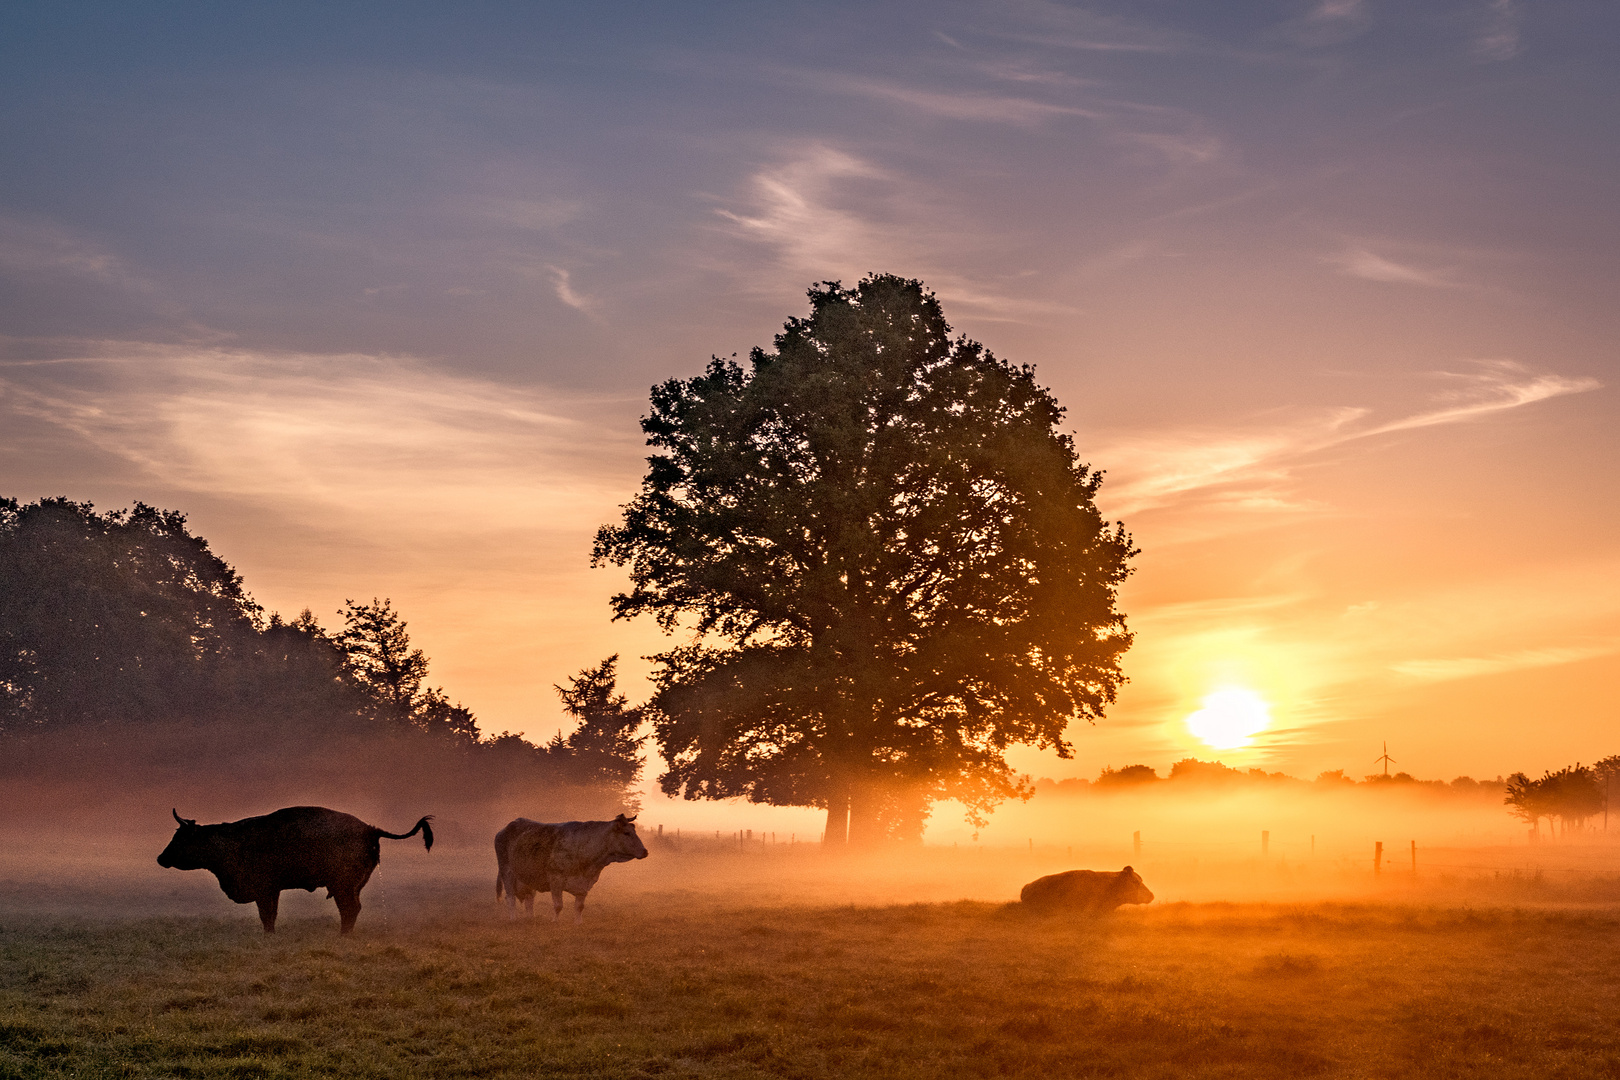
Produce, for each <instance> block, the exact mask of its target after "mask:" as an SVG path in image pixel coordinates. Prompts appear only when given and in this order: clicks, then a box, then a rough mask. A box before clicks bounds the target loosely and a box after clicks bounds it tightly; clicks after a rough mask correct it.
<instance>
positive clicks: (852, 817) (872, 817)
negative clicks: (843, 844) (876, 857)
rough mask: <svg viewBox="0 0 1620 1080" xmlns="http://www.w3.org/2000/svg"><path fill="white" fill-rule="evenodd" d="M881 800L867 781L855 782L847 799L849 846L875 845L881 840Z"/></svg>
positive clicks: (867, 846) (866, 846) (863, 846)
mask: <svg viewBox="0 0 1620 1080" xmlns="http://www.w3.org/2000/svg"><path fill="white" fill-rule="evenodd" d="M882 811H883V800H882V798H881V797H880V794H879V792H878V790H877V789H876V788H875V787H874V786H873V785H872V784H869V783H866V784H855V785H853V786H852V789H851V791H850V799H849V846H850V847H852V848H869V847H875V846H876V845H878V844H879V843H881V842H882V841H883V813H882Z"/></svg>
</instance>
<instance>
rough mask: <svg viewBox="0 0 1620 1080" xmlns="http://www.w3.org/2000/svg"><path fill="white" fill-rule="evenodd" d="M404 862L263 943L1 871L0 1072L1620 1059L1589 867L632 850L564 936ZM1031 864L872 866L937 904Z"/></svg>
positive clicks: (207, 907) (1531, 1070) (1355, 1072)
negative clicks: (1523, 872) (1421, 868)
mask: <svg viewBox="0 0 1620 1080" xmlns="http://www.w3.org/2000/svg"><path fill="white" fill-rule="evenodd" d="M403 851H404V849H403V848H402V849H400V854H398V855H397V856H396V855H395V853H394V852H393V851H390V852H388V853H386V854H385V863H384V869H383V876H380V877H379V880H378V881H377V882H374V883H373V886H372V887H371V888H370V889H368V891H367V894H366V900H367V904H368V907H367V910H366V912H365V913H363V914H362V915H361V918H360V925H359V930H358V932H357V933H356V934H355V935H354V936H353V937H351V938H339V936H338V935H337V932H336V916H335V912H334V911H333V910H332V907H331V904H330V902H327V901H322V900H320V899H318V898H317V897H311V896H306V895H305V894H302V893H297V894H288V895H287V897H286V902H285V906H284V908H283V911H284V915H283V922H282V926H281V929H280V931H279V932H278V933H277V934H276V935H274V936H271V937H266V936H264V935H263V934H261V933H260V932H259V930H258V928H257V923H256V920H255V919H254V917H253V914H252V910H251V908H236V907H234V906H233V905H230V904H229V903H228V902H227V901H225V900H224V898H223V897H219V896H218V895H217V892H215V893H213V894H210V893H209V890H211V889H213V883H212V880H211V879H209V878H207V877H206V876H205V875H201V874H191V875H179V874H171V875H170V876H168V877H156V876H153V877H151V878H149V879H138V878H137V877H136V876H132V877H131V879H130V881H129V882H125V883H124V884H123V885H122V886H120V885H119V882H118V881H116V880H114V879H115V878H116V875H113V877H111V878H104V879H103V880H101V882H100V884H97V882H96V880H95V877H94V875H93V874H87V875H82V876H81V877H80V878H79V879H78V880H77V881H76V882H75V883H74V884H73V886H72V887H68V886H59V887H57V888H56V890H55V891H54V892H53V891H52V890H51V889H50V888H47V887H45V886H37V887H34V888H30V887H27V886H26V885H25V884H24V883H21V882H14V883H13V885H12V886H11V888H10V889H9V890H8V891H5V892H4V893H3V894H0V1077H8V1078H9V1077H19V1078H20V1077H67V1076H73V1077H101V1076H106V1077H174V1076H184V1077H302V1076H345V1077H415V1076H422V1077H448V1076H478V1077H506V1076H513V1077H516V1076H524V1077H533V1076H602V1077H653V1076H660V1077H678V1076H701V1077H711V1076H712V1077H733V1076H735V1077H742V1076H780V1077H803V1078H819V1077H861V1076H883V1077H955V1076H962V1077H981V1076H1125V1077H1237V1076H1241V1077H1273V1076H1275V1077H1293V1076H1324V1077H1447V1076H1482V1077H1483V1076H1489V1077H1519V1076H1523V1077H1532V1076H1533V1077H1538V1078H1540V1077H1588V1076H1590V1077H1613V1076H1620V906H1617V905H1616V904H1615V902H1614V901H1615V899H1616V897H1615V895H1614V893H1615V883H1614V882H1612V881H1608V882H1606V883H1605V882H1602V881H1599V882H1598V883H1597V885H1596V887H1595V891H1594V889H1593V888H1587V889H1586V890H1585V891H1582V890H1581V889H1580V888H1578V887H1577V886H1576V884H1575V883H1573V882H1572V883H1568V884H1565V885H1558V886H1551V885H1546V884H1544V883H1541V882H1538V881H1535V880H1531V879H1520V878H1517V877H1512V876H1510V877H1507V878H1502V877H1500V876H1498V877H1495V878H1490V877H1487V878H1485V879H1483V881H1482V882H1481V883H1476V885H1477V888H1476V889H1475V892H1474V893H1473V894H1471V895H1462V894H1460V893H1459V892H1458V891H1457V884H1456V883H1453V887H1452V889H1451V891H1450V892H1445V891H1443V890H1442V891H1436V892H1429V891H1423V890H1416V889H1411V888H1395V887H1394V886H1392V885H1391V886H1386V887H1385V888H1384V890H1383V891H1382V892H1368V893H1364V894H1363V895H1361V896H1360V897H1358V898H1355V899H1347V900H1333V899H1312V900H1303V901H1300V902H1290V903H1269V902H1247V903H1225V902H1201V903H1192V902H1178V901H1175V900H1173V899H1172V900H1171V901H1170V902H1167V903H1156V904H1154V905H1152V906H1151V907H1146V908H1136V909H1124V910H1122V911H1120V912H1119V913H1117V914H1116V915H1115V916H1113V917H1111V918H1107V919H1101V920H1089V921H1086V920H1077V919H1073V918H1068V917H1062V916H1059V917H1034V916H1031V915H1029V914H1028V913H1026V912H1025V911H1023V910H1022V909H1020V908H1019V907H1018V906H1017V905H1016V904H1010V903H1006V902H1002V901H999V900H984V899H978V900H949V899H937V898H931V899H930V900H929V901H928V902H921V903H896V902H892V901H885V900H884V899H883V898H882V897H883V893H884V891H885V889H887V888H888V887H889V886H887V885H885V886H884V887H883V888H879V887H878V886H877V885H875V884H872V882H873V881H876V880H877V879H878V877H881V875H878V874H877V872H876V871H872V872H871V873H868V870H869V869H870V868H863V867H861V866H859V865H856V864H848V863H839V862H837V861H829V860H827V859H826V858H825V857H823V856H820V855H819V854H818V853H816V852H815V851H814V850H813V849H808V848H801V849H800V850H799V851H797V852H792V853H791V854H787V853H784V854H783V855H782V857H778V858H775V859H768V858H754V859H741V858H732V859H730V860H727V859H726V858H723V857H722V856H721V855H720V854H719V853H717V852H709V853H707V854H703V853H693V852H685V853H675V852H670V851H665V852H662V853H661V852H659V851H658V850H657V849H655V852H654V855H655V859H658V862H659V863H661V865H658V866H655V865H654V864H655V859H649V860H647V861H646V862H645V863H640V864H632V865H630V866H626V867H622V868H618V867H616V868H610V870H609V871H608V873H607V875H605V876H604V880H603V884H602V886H600V887H599V889H598V891H597V892H596V893H594V894H593V895H592V897H591V901H590V904H589V906H588V908H587V911H586V921H585V922H584V923H583V924H582V925H575V924H573V923H572V922H570V921H568V920H567V918H566V916H565V919H564V921H563V922H561V923H556V924H554V923H552V922H551V920H550V918H549V912H547V913H546V915H545V917H542V918H537V919H534V920H528V919H522V918H520V919H518V920H516V921H507V920H506V919H505V917H504V915H503V913H502V911H501V910H499V909H498V908H497V907H496V905H495V902H494V900H493V897H492V895H491V892H492V889H491V884H492V880H491V879H492V875H491V873H490V872H489V869H490V868H486V867H484V865H483V863H484V862H485V861H486V857H485V856H484V855H483V853H482V852H481V851H477V850H475V849H472V848H469V849H468V850H467V851H465V852H463V853H460V854H458V853H456V852H455V851H450V852H445V853H441V852H438V851H435V852H434V854H433V855H432V856H424V857H421V858H417V857H415V856H411V857H409V858H407V857H406V856H405V855H404V854H403ZM441 854H443V855H444V856H446V857H445V858H442V859H441V858H440V856H441ZM660 855H662V858H661V859H660V858H658V857H659V856H660ZM430 860H439V861H437V862H431V861H430ZM1026 863H1027V858H1026V857H1025V855H1024V853H1016V852H1009V853H1003V854H1000V855H996V854H994V853H991V854H987V855H984V856H981V857H979V858H976V859H974V858H960V857H959V858H955V859H953V858H951V857H950V856H948V855H945V854H938V855H936V856H935V857H934V858H933V859H932V860H930V861H927V864H926V865H922V864H919V865H918V866H917V867H916V868H914V869H913V870H911V871H906V870H903V869H900V870H897V869H896V868H895V867H894V866H893V865H890V866H889V867H888V870H889V881H890V884H892V881H893V880H894V879H895V878H896V877H905V876H907V875H908V874H909V876H911V877H913V878H914V879H915V880H916V881H918V882H920V883H921V886H920V888H921V891H922V892H924V893H925V894H927V895H929V896H930V897H939V896H944V895H947V894H949V892H950V891H951V890H952V888H953V886H954V887H955V888H956V889H957V890H958V891H959V893H965V894H968V895H973V894H976V893H983V892H984V891H985V889H984V882H985V881H987V880H990V879H991V878H996V879H997V880H1000V879H1015V878H1018V877H1019V876H1021V875H1023V874H1025V873H1027V866H1026ZM81 869H82V868H81ZM154 869H155V868H154ZM144 872H145V871H141V873H144ZM638 872H639V876H638ZM130 873H131V874H132V875H134V874H135V872H134V871H131V872H130ZM413 875H414V876H413ZM142 881H145V882H146V884H142ZM863 882H864V883H865V884H864V885H863V884H862V883H863ZM1149 883H1150V885H1151V884H1153V877H1152V875H1151V874H1150V875H1149ZM1436 887H1437V888H1438V887H1439V886H1438V883H1437V884H1436ZM119 888H121V891H118V889H119ZM42 889H43V890H44V891H41V890H42ZM142 889H145V890H146V891H145V892H142ZM1493 889H1494V891H1493ZM1513 890H1517V892H1514V891H1513ZM1464 891H1466V890H1464ZM1014 893H1016V889H1015V888H1014ZM165 909H171V910H172V911H173V912H174V913H171V914H164V913H163V912H164V910H165Z"/></svg>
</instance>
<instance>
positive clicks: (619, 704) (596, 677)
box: [546, 653, 646, 810]
mask: <svg viewBox="0 0 1620 1080" xmlns="http://www.w3.org/2000/svg"><path fill="white" fill-rule="evenodd" d="M618 662H619V655H618V654H617V653H614V654H613V655H612V656H610V657H608V658H607V659H606V660H604V661H602V662H601V663H600V664H598V665H597V666H596V667H594V668H586V669H585V670H583V671H581V672H580V673H579V674H578V675H575V676H574V677H573V678H571V679H569V680H568V685H567V686H557V687H554V688H553V689H555V690H556V691H557V694H558V696H559V697H561V698H562V703H563V709H564V710H565V711H566V712H567V713H568V715H570V716H572V717H573V718H574V719H575V720H577V721H578V722H579V726H578V727H577V728H575V729H574V731H573V733H572V734H570V735H569V736H568V737H567V738H564V737H563V735H562V733H561V732H558V733H557V735H556V736H555V737H554V738H553V739H552V740H551V742H550V743H549V744H547V746H546V750H547V752H548V753H550V754H552V755H554V756H556V757H558V758H560V759H563V760H565V761H566V762H567V763H568V766H569V770H570V773H571V775H572V776H573V777H574V778H575V780H576V782H577V783H580V784H585V785H589V786H596V787H602V788H610V789H618V790H620V791H622V792H624V801H625V804H626V806H628V807H630V808H632V809H633V810H634V809H639V808H640V799H639V797H637V796H636V794H635V791H634V789H635V785H636V783H637V781H639V780H640V779H641V769H642V765H643V764H644V763H645V760H646V759H645V758H644V757H643V756H642V754H641V744H642V743H644V742H645V741H646V736H644V735H638V734H637V730H638V729H639V728H640V727H641V722H642V719H643V717H644V710H643V709H641V708H640V707H634V708H632V707H631V706H630V699H629V698H627V697H625V695H623V694H621V693H619V691H618V686H617V682H618V676H617V674H616V672H615V670H614V669H615V667H616V666H617V665H618Z"/></svg>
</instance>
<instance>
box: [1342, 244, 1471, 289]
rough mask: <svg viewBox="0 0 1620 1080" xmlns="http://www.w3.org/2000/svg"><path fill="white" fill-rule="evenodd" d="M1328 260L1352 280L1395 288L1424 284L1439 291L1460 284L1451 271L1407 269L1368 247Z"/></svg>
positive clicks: (1410, 267)
mask: <svg viewBox="0 0 1620 1080" xmlns="http://www.w3.org/2000/svg"><path fill="white" fill-rule="evenodd" d="M1325 261H1326V262H1329V263H1332V264H1334V265H1335V266H1337V267H1338V268H1339V269H1340V270H1342V271H1344V272H1345V273H1346V274H1349V275H1350V276H1351V277H1358V278H1363V279H1365V280H1367V281H1382V282H1387V283H1389V284H1392V285H1423V286H1427V287H1429V288H1437V289H1450V288H1456V287H1457V285H1458V282H1457V280H1456V279H1455V278H1454V277H1453V276H1452V275H1451V273H1450V272H1449V271H1444V270H1424V269H1421V268H1419V267H1416V266H1407V265H1404V264H1402V263H1398V262H1395V261H1393V260H1392V259H1386V258H1384V257H1383V256H1382V255H1375V254H1373V253H1372V252H1371V251H1368V250H1367V249H1366V248H1359V247H1358V248H1351V249H1350V250H1348V251H1345V252H1343V253H1341V254H1339V255H1333V256H1329V257H1328V258H1327V259H1326V260H1325Z"/></svg>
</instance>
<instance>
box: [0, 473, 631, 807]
mask: <svg viewBox="0 0 1620 1080" xmlns="http://www.w3.org/2000/svg"><path fill="white" fill-rule="evenodd" d="M339 614H340V616H341V617H342V619H343V628H342V629H341V630H340V631H338V632H336V633H329V632H327V631H326V630H325V629H324V628H322V626H321V625H320V622H319V621H318V620H317V619H316V617H315V616H314V614H313V613H311V612H310V611H309V610H308V609H306V610H305V611H303V612H302V613H301V614H300V615H299V616H298V617H297V618H295V619H293V620H291V621H285V620H283V619H282V618H281V617H280V616H279V615H271V616H270V617H269V618H268V619H266V618H265V617H264V614H263V609H262V608H260V606H259V605H258V604H257V603H256V602H254V600H253V599H252V597H250V596H249V595H248V594H247V592H246V590H245V589H244V587H243V584H242V580H241V578H240V576H239V575H238V574H237V573H236V571H235V570H233V569H232V568H231V567H230V565H229V564H227V563H226V562H225V561H224V560H222V559H220V558H219V557H218V556H217V555H215V554H214V553H213V552H212V551H211V550H210V549H209V546H208V543H207V541H205V540H204V539H202V538H201V537H198V536H193V535H192V534H191V533H190V532H189V531H188V529H187V527H186V519H185V516H184V515H183V514H179V513H176V512H174V511H166V510H158V509H156V508H154V507H151V506H147V505H146V504H144V503H136V504H135V506H134V507H133V508H132V509H130V510H117V511H112V512H109V513H98V512H97V511H96V510H95V509H94V507H92V506H91V505H90V504H89V503H75V502H73V501H71V500H68V499H46V500H42V501H41V502H38V503H32V504H29V505H20V504H19V503H18V502H17V501H16V500H15V499H0V737H6V738H11V739H13V740H23V741H27V740H29V739H31V738H44V739H54V740H60V739H66V740H68V742H69V743H72V744H74V745H77V746H79V747H80V748H81V750H82V749H84V748H86V747H88V746H90V745H92V744H94V745H97V746H102V747H110V748H113V750H114V751H118V748H123V752H127V754H129V755H132V756H139V755H141V754H143V753H144V754H146V755H147V756H148V757H149V758H150V759H153V760H160V761H175V760H177V759H178V760H177V763H178V764H182V765H185V766H188V767H193V768H195V769H197V770H199V771H201V770H207V771H211V772H213V773H227V774H229V773H232V772H239V771H240V770H241V769H242V768H244V767H245V766H246V765H247V764H248V762H249V760H250V759H251V760H252V761H253V762H254V763H255V767H260V766H262V765H263V764H264V760H265V759H266V758H269V759H272V760H279V761H280V762H282V763H283V768H284V769H285V770H287V771H294V772H296V771H298V770H300V769H303V770H305V771H306V772H307V771H308V769H309V765H310V760H311V758H314V757H321V758H330V757H331V756H332V755H338V756H339V757H345V756H346V755H355V756H357V758H358V762H363V763H364V765H365V768H366V771H367V772H368V773H375V772H376V771H377V769H376V765H377V756H376V751H377V748H378V745H379V743H380V742H382V741H386V740H392V741H394V742H400V743H401V745H399V746H398V747H397V748H396V749H397V750H398V753H397V754H395V755H393V756H394V757H395V758H399V759H404V760H410V761H415V762H418V765H417V769H418V771H419V773H420V774H421V775H420V777H418V780H426V779H428V778H432V777H439V778H446V777H450V776H457V777H463V778H465V777H467V774H468V773H469V772H472V773H474V774H476V773H479V772H482V773H483V774H484V775H485V778H486V786H487V787H490V788H494V787H498V786H499V784H497V782H496V781H497V779H498V778H526V779H527V786H529V787H541V786H545V787H547V788H557V787H571V788H580V789H592V790H594V791H597V792H599V793H602V794H606V795H609V796H611V799H612V802H611V803H610V805H613V806H614V807H615V808H618V807H622V804H623V800H624V798H625V797H626V795H627V792H628V788H629V787H630V785H632V784H633V783H634V781H635V778H636V777H637V776H638V775H639V772H640V768H641V759H640V757H639V756H638V754H637V752H636V750H637V748H638V746H639V740H637V739H635V737H634V727H635V725H636V724H639V722H640V719H641V714H640V712H639V710H634V709H628V708H627V707H626V702H625V700H624V698H623V697H622V696H617V697H615V696H614V694H613V693H612V692H611V691H612V665H613V661H611V660H610V661H608V662H607V663H606V664H604V665H603V666H602V667H601V668H599V669H597V670H596V675H597V676H599V677H602V678H605V679H606V684H605V685H606V687H607V697H606V700H605V701H602V702H597V701H595V700H594V699H591V700H586V699H585V698H582V699H581V700H580V703H579V708H578V709H575V708H574V707H572V706H570V712H571V713H573V714H574V715H576V716H578V717H580V719H581V721H582V728H581V730H580V731H576V732H575V733H574V734H573V735H571V736H569V737H568V739H566V740H564V741H563V743H562V744H561V745H560V746H557V747H541V746H536V745H534V744H532V743H530V742H528V741H526V740H524V739H522V738H520V737H518V736H516V735H504V734H503V735H502V736H499V737H497V738H493V739H489V738H484V737H483V736H482V735H481V734H480V732H479V729H478V723H477V720H476V718H475V717H474V716H473V714H472V712H471V711H470V710H469V709H467V708H466V707H464V706H462V705H460V704H459V703H458V704H452V703H451V700H450V698H449V697H448V696H447V695H446V694H445V692H444V690H442V689H440V688H436V687H431V686H428V685H427V673H428V658H427V656H426V655H425V654H424V653H423V652H422V650H421V649H418V648H413V647H412V646H411V642H410V635H409V633H408V632H407V625H406V622H405V620H404V619H403V618H402V617H401V616H400V614H399V613H398V612H397V611H395V610H394V607H393V604H392V602H391V601H390V600H387V599H380V600H379V599H373V600H372V601H371V602H370V603H369V604H361V603H356V602H354V601H349V602H348V603H347V604H346V605H345V607H344V609H343V611H341V612H340V613H339ZM587 697H589V695H587ZM567 703H568V699H566V698H565V704H567ZM615 710H616V711H615ZM626 725H628V730H627V729H626ZM160 733H161V734H160ZM205 735H206V736H207V738H204V736H205ZM401 740H403V742H401ZM205 745H206V746H208V747H209V748H210V749H209V750H208V751H207V753H206V756H205V757H202V756H199V755H202V754H203V751H202V749H201V748H202V747H203V746H205ZM15 747H16V743H15V742H14V744H13V750H15ZM224 748H230V749H228V750H227V749H224ZM36 749H37V748H36ZM44 756H45V758H46V759H49V758H50V757H51V755H50V754H49V753H48V752H46V753H45V754H44ZM37 759H38V755H37V754H36V755H35V757H34V758H33V759H31V760H37ZM21 760H22V759H21V757H20V756H19V755H18V754H17V753H15V752H13V753H11V754H9V755H5V756H0V765H5V764H12V763H18V762H20V761H21ZM326 763H327V764H329V763H330V762H326ZM15 767H17V768H22V767H23V766H22V765H21V764H16V765H15ZM260 774H261V775H262V774H263V770H262V768H261V769H260ZM508 783H510V779H508ZM592 805H593V806H598V808H600V806H599V804H597V803H594V802H593V803H592Z"/></svg>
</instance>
